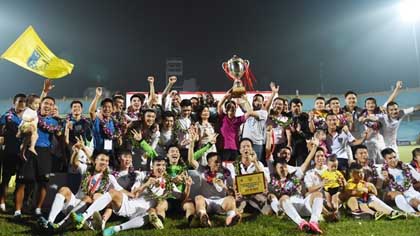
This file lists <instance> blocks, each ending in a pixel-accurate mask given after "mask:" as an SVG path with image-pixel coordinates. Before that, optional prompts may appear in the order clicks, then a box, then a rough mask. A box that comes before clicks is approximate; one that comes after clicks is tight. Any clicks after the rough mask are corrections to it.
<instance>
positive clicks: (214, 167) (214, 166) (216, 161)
mask: <svg viewBox="0 0 420 236" xmlns="http://www.w3.org/2000/svg"><path fill="white" fill-rule="evenodd" d="M207 165H208V167H209V168H210V170H211V171H218V170H219V168H220V158H219V156H218V155H213V156H212V157H210V158H208V159H207Z"/></svg>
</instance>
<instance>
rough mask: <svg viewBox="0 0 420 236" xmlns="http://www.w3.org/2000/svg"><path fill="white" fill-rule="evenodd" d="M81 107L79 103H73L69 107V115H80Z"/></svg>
mask: <svg viewBox="0 0 420 236" xmlns="http://www.w3.org/2000/svg"><path fill="white" fill-rule="evenodd" d="M82 111H83V109H82V106H81V105H80V103H73V105H71V114H72V115H73V116H80V115H81V114H82Z"/></svg>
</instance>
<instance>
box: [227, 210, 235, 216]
mask: <svg viewBox="0 0 420 236" xmlns="http://www.w3.org/2000/svg"><path fill="white" fill-rule="evenodd" d="M235 215H236V212H235V211H234V210H231V211H228V212H226V216H228V217H229V216H230V217H232V216H235Z"/></svg>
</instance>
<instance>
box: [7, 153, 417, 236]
mask: <svg viewBox="0 0 420 236" xmlns="http://www.w3.org/2000/svg"><path fill="white" fill-rule="evenodd" d="M415 147H420V146H406V147H400V154H401V158H402V159H403V160H404V161H408V160H411V150H413V149H414V148H415ZM10 195H11V194H10ZM10 195H9V196H10ZM12 205H13V204H12V202H11V199H10V197H9V199H8V206H9V208H10V206H12ZM174 218H175V217H173V216H170V217H169V219H167V220H166V221H165V229H164V230H160V231H159V230H154V229H151V228H150V227H149V226H145V227H144V228H142V229H136V230H129V231H124V232H121V233H119V234H118V235H144V236H181V235H199V236H207V235H208V236H212V235H214V236H223V235H226V236H242V235H244V236H260V235H267V236H277V235H306V234H305V233H302V232H300V231H299V230H298V229H297V227H296V225H295V224H294V223H293V222H292V221H290V220H289V219H288V218H287V217H284V218H279V217H275V216H250V215H248V216H247V217H244V219H243V222H242V223H240V224H239V225H237V226H234V227H232V228H226V227H223V218H222V217H220V216H218V217H216V219H215V220H214V222H213V223H214V224H215V226H214V227H213V228H210V229H209V228H206V229H202V228H193V229H189V228H188V227H187V221H186V220H185V219H181V217H179V219H174ZM25 219H26V220H25V221H24V223H15V222H13V221H12V220H11V213H10V214H0V236H2V235H5V236H6V235H50V234H47V233H42V232H40V231H39V230H38V228H37V226H36V222H35V221H34V220H33V219H32V218H31V217H30V216H25ZM118 223H120V222H119V221H113V222H110V223H109V224H108V226H109V225H113V224H118ZM321 228H322V229H323V230H324V235H340V236H345V235H366V236H380V235H385V236H416V235H420V218H415V219H413V218H411V219H407V220H395V221H389V220H386V219H385V220H380V221H373V220H353V219H350V218H345V217H343V218H342V220H341V221H340V222H338V223H324V222H323V223H321ZM58 235H59V234H58ZM62 235H80V236H81V235H97V234H95V233H94V232H93V231H89V230H81V231H76V230H75V229H74V228H70V229H69V230H67V231H65V232H63V233H62Z"/></svg>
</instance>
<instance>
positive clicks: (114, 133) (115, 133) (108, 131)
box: [99, 117, 121, 139]
mask: <svg viewBox="0 0 420 236" xmlns="http://www.w3.org/2000/svg"><path fill="white" fill-rule="evenodd" d="M110 121H112V124H113V125H114V131H111V129H110V128H109V127H107V125H106V124H107V123H109V122H110ZM99 127H100V128H101V130H102V133H103V134H104V135H105V138H107V139H117V138H118V137H119V136H120V134H121V131H120V128H119V126H118V125H117V122H116V121H115V120H114V119H113V118H112V117H110V118H107V119H99Z"/></svg>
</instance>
